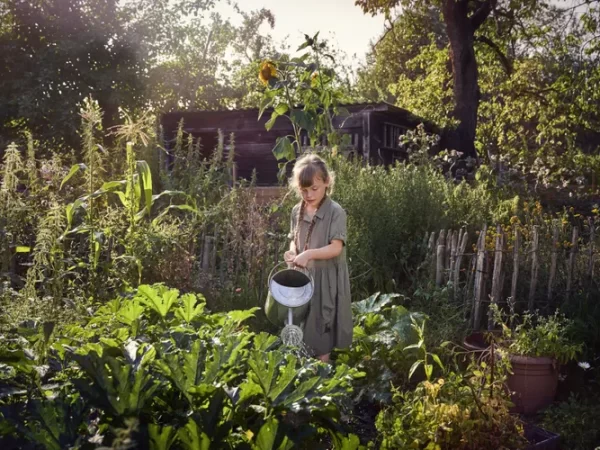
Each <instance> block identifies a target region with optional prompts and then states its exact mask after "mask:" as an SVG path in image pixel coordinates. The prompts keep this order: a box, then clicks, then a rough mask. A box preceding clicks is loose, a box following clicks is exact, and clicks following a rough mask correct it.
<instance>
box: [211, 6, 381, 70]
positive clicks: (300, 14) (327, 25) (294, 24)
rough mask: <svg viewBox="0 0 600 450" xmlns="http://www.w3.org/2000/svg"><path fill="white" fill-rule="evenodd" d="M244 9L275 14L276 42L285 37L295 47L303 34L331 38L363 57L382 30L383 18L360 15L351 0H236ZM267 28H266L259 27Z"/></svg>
mask: <svg viewBox="0 0 600 450" xmlns="http://www.w3.org/2000/svg"><path fill="white" fill-rule="evenodd" d="M238 2H239V5H240V7H241V8H242V9H243V10H245V11H251V10H255V9H261V8H266V9H269V10H271V12H272V13H273V14H274V15H275V29H274V30H272V31H271V33H272V35H273V37H274V39H275V40H276V41H282V40H283V39H285V38H286V37H288V38H289V39H288V43H289V44H290V45H291V48H292V49H293V50H295V49H296V48H297V47H298V45H300V44H301V43H302V42H304V33H306V34H308V35H311V36H312V35H314V34H315V33H316V32H317V31H320V32H321V33H320V36H321V37H324V38H327V39H328V40H331V41H332V43H335V44H337V45H335V46H336V47H337V48H339V49H341V50H343V51H344V52H345V53H346V54H347V55H348V56H349V57H352V56H353V55H355V54H356V56H357V57H358V58H359V59H361V60H362V59H364V56H365V54H366V53H367V51H368V50H369V42H370V41H371V40H376V39H377V38H378V37H379V36H380V34H381V33H382V32H383V29H384V27H383V23H384V17H383V16H382V15H379V16H376V17H371V15H370V14H368V15H365V14H363V12H362V10H361V9H360V8H359V7H358V6H355V5H354V0H238ZM217 10H218V11H219V12H222V14H223V15H224V16H229V14H230V13H229V12H230V11H231V9H230V8H228V7H227V6H224V5H222V6H219V7H218V8H217ZM262 31H265V32H266V31H267V29H265V30H262Z"/></svg>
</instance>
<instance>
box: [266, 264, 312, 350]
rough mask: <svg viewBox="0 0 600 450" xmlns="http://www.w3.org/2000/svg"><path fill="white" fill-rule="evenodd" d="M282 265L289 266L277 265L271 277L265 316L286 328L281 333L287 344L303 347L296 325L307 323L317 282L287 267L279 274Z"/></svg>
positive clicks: (302, 271)
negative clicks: (306, 319)
mask: <svg viewBox="0 0 600 450" xmlns="http://www.w3.org/2000/svg"><path fill="white" fill-rule="evenodd" d="M283 265H287V263H285V262H283V263H279V264H277V265H276V266H275V267H273V270H271V273H270V274H269V279H268V283H269V294H268V295H267V301H266V302H265V314H266V315H267V318H268V319H269V320H270V321H271V323H273V324H274V325H281V324H282V323H283V324H285V326H284V327H283V330H282V332H281V340H282V341H283V343H284V344H286V345H292V346H298V345H300V344H301V343H302V338H303V333H302V329H301V328H300V327H299V326H297V325H294V323H296V324H301V323H302V322H304V319H305V318H306V315H307V314H308V310H309V307H310V299H311V298H312V296H313V294H314V291H315V282H314V280H313V277H312V275H311V274H310V272H309V271H308V270H306V269H301V268H287V267H286V268H285V269H282V270H278V271H276V269H279V268H280V267H282V266H283Z"/></svg>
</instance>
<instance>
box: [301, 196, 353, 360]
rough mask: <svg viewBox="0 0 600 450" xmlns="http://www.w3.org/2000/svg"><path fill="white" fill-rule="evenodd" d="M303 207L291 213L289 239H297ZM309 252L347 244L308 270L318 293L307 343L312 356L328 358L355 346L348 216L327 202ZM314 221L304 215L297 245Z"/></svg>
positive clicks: (308, 321) (306, 331)
mask: <svg viewBox="0 0 600 450" xmlns="http://www.w3.org/2000/svg"><path fill="white" fill-rule="evenodd" d="M299 208H300V204H298V205H296V206H295V207H294V209H293V210H292V220H291V227H290V234H289V238H290V239H293V238H294V231H295V229H296V219H297V217H298V209H299ZM316 217H317V219H316V222H315V227H314V229H313V232H312V235H311V238H310V242H309V244H308V248H309V249H315V248H321V247H325V246H327V245H329V244H330V243H331V242H332V241H333V240H334V239H339V240H341V241H342V242H343V243H344V248H343V250H342V253H341V254H340V255H339V256H337V257H335V258H332V259H328V260H313V261H310V263H309V265H308V268H309V270H310V271H311V273H312V275H313V277H314V280H315V293H314V295H313V298H312V299H311V301H310V309H309V312H308V315H307V317H306V320H305V322H304V343H305V344H306V346H307V347H308V348H309V350H310V351H312V353H313V354H315V355H317V356H319V355H325V354H327V353H329V352H331V350H332V349H333V348H346V347H349V346H350V344H351V343H352V327H353V325H352V309H351V305H350V301H351V297H350V277H349V272H348V264H347V262H346V212H345V211H344V210H343V209H342V207H341V206H340V205H339V204H338V203H336V202H334V201H333V200H331V198H329V197H328V198H327V199H326V200H325V202H324V203H323V204H322V205H321V208H319V210H318V211H317V212H316ZM310 223H311V218H310V217H309V216H308V214H306V213H305V214H304V218H303V220H302V221H301V223H300V236H299V238H298V241H299V242H298V244H299V245H300V248H299V249H298V251H299V250H300V249H303V248H304V244H305V241H306V234H307V232H308V227H309V226H310Z"/></svg>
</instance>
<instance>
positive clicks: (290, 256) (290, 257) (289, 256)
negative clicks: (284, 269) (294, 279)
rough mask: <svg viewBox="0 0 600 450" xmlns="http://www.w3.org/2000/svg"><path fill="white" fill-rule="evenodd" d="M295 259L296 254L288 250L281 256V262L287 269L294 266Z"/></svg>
mask: <svg viewBox="0 0 600 450" xmlns="http://www.w3.org/2000/svg"><path fill="white" fill-rule="evenodd" d="M295 258H296V252H295V251H293V250H288V251H287V252H285V253H284V254H283V260H284V261H285V262H286V263H287V264H288V267H292V266H293V264H294V259H295Z"/></svg>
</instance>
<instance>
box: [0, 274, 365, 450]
mask: <svg viewBox="0 0 600 450" xmlns="http://www.w3.org/2000/svg"><path fill="white" fill-rule="evenodd" d="M185 311H187V313H184V312H185ZM136 315H137V317H135V316H136ZM251 317H252V311H249V312H242V311H239V312H236V313H234V314H232V315H229V314H225V313H217V314H212V313H209V312H208V311H206V310H205V304H204V301H203V298H202V297H201V296H195V295H193V294H185V295H183V296H180V295H179V294H178V291H177V290H175V289H168V288H166V287H165V286H163V285H154V286H149V285H144V286H140V288H139V289H138V292H137V293H133V296H127V297H121V298H116V299H114V300H112V301H111V302H108V303H106V304H105V305H103V306H101V307H100V308H98V309H97V310H96V311H95V313H94V314H93V315H92V316H91V317H90V318H89V319H87V320H86V321H84V322H83V323H80V324H79V323H75V324H72V325H69V326H62V327H61V329H60V330H59V331H55V332H54V333H52V331H51V330H46V329H44V330H40V331H39V333H29V334H23V333H22V331H21V332H20V333H21V334H22V336H26V338H23V337H21V338H18V339H15V340H14V341H10V344H9V345H10V347H9V348H8V349H4V348H3V349H2V350H1V351H0V361H1V362H2V364H3V366H2V367H5V368H7V369H10V370H3V371H2V373H3V374H4V373H5V374H6V376H3V382H5V383H8V385H10V386H14V387H15V388H18V389H15V390H14V391H13V392H12V394H11V396H10V397H9V398H10V401H11V403H13V404H20V403H21V402H23V401H24V400H26V399H27V400H28V402H32V403H31V404H32V405H37V406H36V407H35V408H33V409H32V410H31V411H30V412H19V409H16V410H15V411H14V412H11V413H10V414H8V413H7V415H6V417H5V418H6V419H7V420H8V421H9V423H11V424H13V425H14V426H15V427H16V428H17V429H21V428H23V427H28V429H29V431H28V432H26V433H24V434H23V436H25V437H27V439H28V440H30V441H31V442H33V443H37V444H39V445H43V446H45V447H47V448H64V447H66V446H72V445H76V444H78V443H79V444H80V443H81V442H84V441H89V439H92V438H93V440H94V442H96V443H101V442H102V443H103V444H104V445H111V443H112V446H116V445H118V443H119V442H124V441H127V440H128V441H129V442H136V443H137V444H138V445H146V442H147V441H149V445H150V447H151V448H156V449H161V448H173V449H197V448H212V447H217V448H223V447H233V448H257V449H258V448H260V449H263V448H273V449H276V448H292V447H293V446H297V445H299V444H300V443H305V444H306V443H307V442H310V439H316V438H318V437H319V435H320V434H322V433H323V432H327V433H330V434H331V435H332V437H334V439H335V440H336V442H340V443H344V445H345V446H344V447H340V448H349V449H356V448H359V445H358V441H357V439H356V438H352V437H349V436H347V433H346V432H344V430H343V428H342V426H341V423H340V412H339V409H338V408H339V405H341V404H342V403H343V402H344V401H345V400H346V399H348V397H349V395H350V394H351V393H352V390H353V389H352V384H353V382H354V380H355V379H357V378H359V377H360V376H361V375H362V374H361V373H360V372H359V371H357V370H356V369H352V368H350V367H348V366H346V365H344V364H336V365H335V366H329V365H327V364H323V363H321V362H319V361H317V360H313V359H308V358H306V357H304V356H296V355H293V354H289V353H285V352H284V351H282V350H283V349H278V348H276V347H277V346H278V343H277V338H276V337H274V336H270V335H268V334H266V333H262V334H254V333H251V332H250V331H248V329H247V328H246V327H245V326H244V325H243V322H244V321H246V320H248V319H249V318H251ZM33 342H42V343H44V346H45V347H46V348H48V349H49V351H48V352H47V355H48V356H47V358H48V359H47V362H48V365H47V366H46V369H45V372H44V375H43V380H52V381H53V384H52V385H49V386H45V387H42V386H40V382H39V381H40V378H39V377H40V375H39V373H41V372H39V370H38V365H39V364H42V363H43V362H44V361H43V360H41V359H39V360H33V361H32V360H30V359H29V358H28V357H27V354H28V353H30V352H31V350H29V349H28V348H27V347H28V346H30V345H31V343H33ZM6 345H7V344H6V343H4V346H6ZM48 366H49V367H51V368H49V367H48ZM36 377H37V379H38V381H37V382H36V386H39V389H36V390H32V389H28V390H26V389H22V390H21V389H20V387H21V386H22V385H23V382H27V380H31V379H32V378H33V379H36ZM29 382H30V383H31V381H29ZM3 401H4V400H3ZM3 411H4V410H3ZM24 414H25V415H24ZM92 417H95V418H96V419H92ZM9 431H10V430H4V429H3V432H9Z"/></svg>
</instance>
